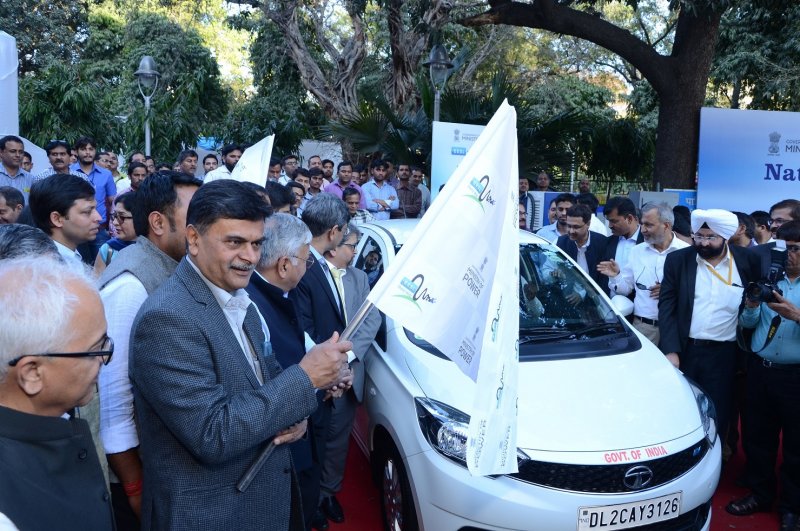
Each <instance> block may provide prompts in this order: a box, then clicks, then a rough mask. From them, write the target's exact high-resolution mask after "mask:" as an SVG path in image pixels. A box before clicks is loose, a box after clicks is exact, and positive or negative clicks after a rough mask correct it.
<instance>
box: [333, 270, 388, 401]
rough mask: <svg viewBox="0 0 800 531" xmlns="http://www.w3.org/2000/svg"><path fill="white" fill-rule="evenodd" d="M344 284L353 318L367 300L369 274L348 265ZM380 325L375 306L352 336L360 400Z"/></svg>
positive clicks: (346, 301)
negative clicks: (369, 356) (367, 362)
mask: <svg viewBox="0 0 800 531" xmlns="http://www.w3.org/2000/svg"><path fill="white" fill-rule="evenodd" d="M342 285H343V286H344V299H345V306H346V307H347V317H348V319H352V318H353V317H355V315H356V313H357V312H358V309H359V308H361V304H362V303H363V302H364V301H365V300H367V295H369V280H368V279H367V274H366V273H364V272H363V271H361V270H360V269H356V268H355V267H348V268H347V274H346V275H345V276H343V277H342ZM380 326H381V314H380V313H379V312H378V309H377V308H373V309H372V310H370V312H369V313H368V314H367V317H366V318H365V319H364V321H363V322H362V323H361V326H359V327H358V328H357V329H356V331H355V333H354V334H353V337H351V338H350V340H351V341H352V342H353V353H354V354H355V355H356V357H357V358H358V361H357V362H355V361H354V362H353V363H352V365H351V366H352V368H353V392H354V393H355V395H356V399H357V400H358V401H359V402H361V400H362V399H363V397H364V360H365V359H366V357H367V354H369V353H370V352H371V351H374V350H375V348H374V347H373V346H372V340H373V339H375V335H376V334H377V333H378V328H380Z"/></svg>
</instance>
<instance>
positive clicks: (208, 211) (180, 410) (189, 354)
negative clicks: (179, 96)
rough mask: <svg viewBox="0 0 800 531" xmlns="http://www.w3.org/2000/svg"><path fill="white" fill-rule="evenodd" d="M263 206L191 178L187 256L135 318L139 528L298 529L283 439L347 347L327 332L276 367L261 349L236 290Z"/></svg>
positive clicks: (257, 324) (252, 252) (236, 186)
mask: <svg viewBox="0 0 800 531" xmlns="http://www.w3.org/2000/svg"><path fill="white" fill-rule="evenodd" d="M332 199H333V200H334V201H339V200H338V199H336V198H332ZM316 200H317V199H315V201H316ZM342 208H344V206H342ZM269 213H270V211H269V207H268V206H267V205H266V204H265V203H264V201H263V199H262V198H261V197H260V196H259V195H258V194H257V193H255V192H254V191H253V190H252V189H251V188H250V187H248V186H246V185H245V184H244V183H240V182H237V181H230V180H221V181H214V182H211V183H208V184H204V185H203V186H201V187H200V189H199V190H197V192H196V193H195V194H194V196H193V197H192V200H191V202H190V203H189V208H188V211H187V213H186V249H187V255H186V257H185V258H183V259H182V260H181V262H180V263H179V264H178V266H177V268H176V269H175V273H174V274H173V275H172V276H171V277H170V278H169V279H167V280H166V281H165V282H164V283H163V284H162V285H161V286H160V287H159V288H158V289H157V290H156V291H155V292H153V294H152V295H150V297H148V299H147V300H146V301H145V303H144V304H143V305H142V307H141V309H140V310H139V312H138V314H137V316H136V320H135V321H134V324H133V328H132V331H131V339H130V342H131V345H132V346H131V353H130V362H129V372H130V377H131V383H132V384H133V393H134V397H135V401H134V403H135V407H136V415H137V424H138V426H139V428H140V432H139V436H140V441H141V446H142V452H141V457H142V460H143V470H144V487H143V489H142V528H143V529H149V530H152V531H156V530H165V531H166V530H169V531H181V530H186V531H189V530H195V529H199V528H203V529H236V530H238V531H249V530H253V531H255V530H259V531H279V530H280V531H285V530H287V529H299V528H300V527H299V526H300V525H302V524H301V522H302V513H301V512H300V504H299V502H300V500H299V499H298V497H296V496H294V495H293V494H294V493H295V492H296V488H295V487H293V484H294V482H295V476H294V474H293V473H292V461H291V456H290V451H289V449H288V446H287V445H288V444H290V443H292V442H295V441H296V440H298V439H300V438H301V437H302V436H303V435H304V433H305V430H306V421H305V419H306V417H308V416H309V415H310V414H311V413H312V412H313V411H314V410H315V409H316V408H317V394H316V392H315V389H326V388H328V387H329V386H331V385H333V384H334V383H338V382H340V381H341V379H340V374H342V368H343V362H344V360H345V359H346V358H347V356H346V354H345V352H346V351H347V350H349V349H350V347H351V345H350V343H349V342H334V341H336V338H335V337H334V336H333V334H332V335H331V336H328V337H326V338H324V339H325V342H324V343H323V344H320V345H316V346H314V347H312V348H311V349H310V350H309V352H308V353H307V354H305V356H303V358H302V360H300V362H299V363H298V364H296V365H292V366H290V367H288V368H287V369H285V370H284V369H281V367H280V365H279V364H278V363H277V362H276V359H275V357H274V356H272V355H271V350H272V349H271V347H270V334H271V331H270V327H269V324H268V323H266V322H265V321H264V320H263V318H261V316H260V314H259V312H258V309H257V308H256V307H255V305H254V304H253V303H252V301H251V300H250V297H249V296H248V294H247V292H246V291H245V289H244V288H246V287H247V286H248V284H249V283H250V277H251V275H252V272H253V269H254V268H255V266H256V264H257V263H258V260H259V259H260V254H261V246H262V244H263V242H264V239H265V238H264V220H265V218H266V217H267V216H268V215H269ZM312 233H313V231H312ZM339 238H341V237H340V236H339ZM113 264H114V262H112V265H113ZM284 443H286V445H284ZM268 448H271V450H270V452H271V453H270V454H269V455H268V459H266V460H265V461H263V462H262V465H263V466H261V467H260V469H258V470H252V472H254V474H253V475H250V474H249V473H248V471H251V466H252V465H253V464H254V463H256V462H257V461H260V459H259V457H260V456H261V455H262V452H263V451H264V450H266V449H268Z"/></svg>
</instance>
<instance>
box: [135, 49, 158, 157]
mask: <svg viewBox="0 0 800 531" xmlns="http://www.w3.org/2000/svg"><path fill="white" fill-rule="evenodd" d="M134 75H135V76H136V83H137V84H138V85H139V94H141V95H142V98H144V154H145V155H146V156H148V157H149V156H150V98H152V97H153V94H155V92H156V89H157V88H158V79H159V78H160V77H161V74H159V73H158V71H156V62H155V61H154V60H153V58H152V57H151V56H149V55H145V56H144V57H142V60H141V61H140V62H139V69H138V70H137V71H136V72H135V73H134Z"/></svg>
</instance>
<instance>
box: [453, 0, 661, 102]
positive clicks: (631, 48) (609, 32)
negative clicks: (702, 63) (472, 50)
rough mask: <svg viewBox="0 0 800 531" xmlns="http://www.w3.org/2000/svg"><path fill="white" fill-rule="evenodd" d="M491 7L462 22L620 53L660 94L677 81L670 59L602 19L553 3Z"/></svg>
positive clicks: (506, 1) (501, 1) (501, 2)
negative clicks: (549, 35) (539, 33)
mask: <svg viewBox="0 0 800 531" xmlns="http://www.w3.org/2000/svg"><path fill="white" fill-rule="evenodd" d="M489 5H490V9H489V10H488V11H486V12H484V13H481V14H479V15H475V16H472V17H468V18H466V19H463V20H460V21H459V23H461V24H462V25H464V26H469V27H474V26H484V25H487V24H508V25H512V26H522V27H529V28H539V29H544V30H548V31H552V32H555V33H559V34H563V35H572V36H574V37H578V38H581V39H586V40H588V41H591V42H593V43H595V44H598V45H599V46H602V47H603V48H605V49H607V50H609V51H611V52H613V53H616V54H618V55H619V56H621V57H622V58H623V59H625V60H626V61H628V62H629V63H631V64H632V65H634V66H635V67H636V68H637V69H638V70H639V71H640V72H641V73H642V75H644V77H646V78H647V79H648V80H649V81H650V84H651V85H653V88H654V89H655V90H656V91H657V92H659V93H661V92H662V90H666V89H667V88H668V87H669V86H670V85H671V83H672V81H673V80H674V76H675V73H674V72H673V68H672V65H671V62H670V61H669V58H668V57H665V56H663V55H660V54H659V53H658V52H656V51H655V50H654V49H653V48H652V47H650V46H648V45H647V44H646V43H645V42H644V41H642V40H641V39H639V38H638V37H636V36H635V35H633V34H632V33H630V32H629V31H627V30H625V29H622V28H620V27H619V26H616V25H614V24H612V23H610V22H608V21H606V20H603V19H601V18H600V17H597V16H593V15H590V14H587V13H585V12H583V11H579V10H577V9H572V8H569V7H565V6H563V5H559V4H557V3H556V2H555V1H554V0H533V1H532V3H529V4H523V3H520V2H514V1H510V0H489Z"/></svg>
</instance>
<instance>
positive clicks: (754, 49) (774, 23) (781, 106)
mask: <svg viewBox="0 0 800 531" xmlns="http://www.w3.org/2000/svg"><path fill="white" fill-rule="evenodd" d="M798 17H800V6H798V5H797V4H795V3H789V4H786V3H784V2H778V3H772V4H768V3H765V2H762V1H754V0H747V1H743V2H740V3H739V4H738V5H737V6H735V7H734V8H733V9H731V10H730V11H728V12H727V13H725V16H724V17H723V19H722V24H721V29H720V38H719V43H718V45H717V54H716V57H715V58H714V65H713V69H712V72H711V77H712V82H713V85H714V88H715V89H716V91H717V93H718V94H719V95H721V96H722V97H723V98H725V99H726V100H727V105H729V106H730V107H731V108H733V109H738V108H740V107H742V106H745V103H744V102H747V104H746V106H747V107H748V108H751V109H765V110H785V111H797V110H800V102H798V101H797V98H796V95H797V93H798V91H800V66H798V64H800V40H798V30H800V22H798V20H800V18H798Z"/></svg>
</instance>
